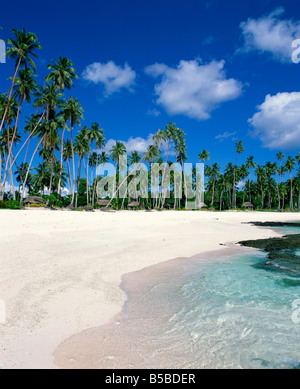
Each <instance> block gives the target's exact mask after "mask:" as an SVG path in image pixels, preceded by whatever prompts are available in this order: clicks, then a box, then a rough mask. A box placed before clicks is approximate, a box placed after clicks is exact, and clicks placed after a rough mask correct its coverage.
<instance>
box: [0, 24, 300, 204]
mask: <svg viewBox="0 0 300 389" xmlns="http://www.w3.org/2000/svg"><path fill="white" fill-rule="evenodd" d="M12 34H13V38H11V39H9V40H8V41H7V47H8V49H7V56H8V58H10V59H12V60H13V61H14V67H12V77H11V78H10V80H11V86H10V88H9V90H8V92H4V93H2V94H0V200H1V208H14V209H16V208H18V207H19V208H20V207H21V205H20V204H23V201H24V197H25V192H26V191H27V192H28V193H29V195H33V196H42V197H43V199H44V200H45V201H44V203H45V204H47V206H50V207H66V206H68V205H69V204H71V205H72V206H73V207H74V209H82V208H81V207H85V206H86V205H91V206H92V207H94V208H96V207H98V206H99V205H98V204H97V200H99V199H98V197H97V196H98V195H97V190H96V188H97V184H98V182H99V180H101V179H102V178H103V177H101V176H97V167H99V166H101V165H104V164H105V163H107V162H108V161H109V159H111V160H112V161H113V162H114V163H115V167H116V179H117V182H119V174H120V172H119V168H120V166H119V162H120V157H121V156H122V155H124V154H126V153H127V150H126V147H125V145H124V144H123V143H122V142H120V141H118V142H116V144H115V145H114V146H113V147H112V148H111V150H109V152H105V151H103V148H104V147H105V145H106V142H105V136H104V130H103V129H102V128H101V126H100V125H99V124H98V123H97V122H92V123H86V122H85V117H84V108H83V107H82V106H81V104H80V102H79V101H78V99H77V98H76V97H73V96H69V92H70V91H71V90H72V88H73V87H74V82H75V80H77V79H78V76H77V73H76V69H75V68H74V66H73V63H72V61H71V60H70V59H68V58H66V57H59V58H58V61H57V62H56V61H52V63H51V64H49V65H48V70H49V73H48V75H47V76H46V78H45V80H44V82H43V85H38V83H37V79H38V78H37V74H36V66H35V63H34V60H35V59H36V58H37V51H38V49H39V48H40V47H41V45H40V43H39V42H38V38H37V37H36V35H35V34H33V33H29V32H26V30H25V29H24V28H23V29H22V30H21V31H19V30H15V29H13V31H12ZM66 91H68V97H66ZM24 107H26V111H27V112H28V111H29V112H30V110H31V114H30V116H28V117H26V120H25V122H26V124H25V125H24V126H23V128H22V126H21V125H20V117H21V115H22V114H23V112H24V111H23V109H24ZM29 145H30V147H29ZM163 145H165V146H166V153H165V158H164V159H163V158H162V146H163ZM96 150H97V152H96ZM99 150H100V151H99ZM171 150H172V153H171ZM244 152H245V148H244V145H243V143H242V141H238V142H237V143H236V144H235V150H232V157H233V160H234V163H232V162H229V163H228V164H227V166H226V167H225V169H224V171H221V168H220V165H219V164H218V163H213V164H212V165H209V164H207V162H208V161H209V159H210V152H209V151H208V150H206V149H204V150H202V151H200V153H199V155H198V158H199V162H202V163H204V164H205V179H206V180H205V182H206V187H205V198H204V202H205V204H207V206H208V207H209V209H210V210H214V209H215V210H220V211H221V210H228V209H247V208H248V207H249V206H250V208H252V207H253V208H254V209H256V210H265V209H269V210H290V211H293V210H299V209H300V169H299V165H300V153H298V155H297V156H295V157H293V156H287V157H286V156H285V155H284V153H283V152H279V153H278V154H277V156H276V159H277V160H276V161H270V162H267V163H266V164H265V165H264V166H262V165H257V164H256V163H255V158H254V156H248V158H247V161H246V163H244V164H241V165H239V164H238V162H239V161H240V159H241V158H240V155H241V154H243V153H244ZM20 156H22V160H20ZM38 157H39V158H38ZM37 160H38V162H37ZM154 162H158V163H160V164H162V163H165V165H164V166H165V167H164V169H163V172H162V174H161V176H160V183H159V188H160V189H159V191H158V195H157V197H156V198H154V199H152V198H151V196H150V193H149V196H148V198H146V199H141V198H138V199H137V201H138V202H139V205H138V206H132V208H133V209H135V208H144V209H164V208H166V209H186V208H187V198H186V197H185V196H184V195H183V197H182V198H181V199H179V198H177V197H179V196H178V194H177V193H176V185H175V177H174V172H171V176H170V184H171V187H170V191H171V197H170V198H166V195H165V191H163V190H162V189H161V188H162V186H163V184H164V183H165V180H166V166H167V164H169V165H170V164H171V163H174V162H177V163H178V164H180V166H181V168H183V166H184V163H185V162H187V147H186V141H185V133H184V131H183V130H182V129H180V128H178V127H177V126H176V124H175V123H173V122H170V123H166V125H165V127H164V129H159V130H157V131H156V133H155V135H154V136H153V142H152V144H151V145H149V147H148V149H147V151H146V153H145V154H144V155H142V154H140V153H139V152H137V151H133V152H132V153H131V154H130V155H129V156H128V163H129V164H133V163H135V164H136V168H135V170H133V171H131V172H129V174H128V176H127V177H125V178H124V180H123V182H122V184H121V185H120V186H119V187H118V188H115V193H114V194H113V196H112V198H111V199H110V198H107V200H109V203H108V204H107V205H106V206H107V207H111V208H113V209H125V208H127V206H128V204H129V203H130V202H131V201H133V200H135V199H127V198H126V199H124V198H122V196H120V189H122V185H123V183H124V182H125V181H127V183H128V184H129V185H130V183H133V182H134V180H135V178H136V177H140V175H141V166H142V165H143V164H146V165H147V166H148V167H150V166H151V164H152V163H154ZM196 162H198V161H196ZM149 171H150V169H149ZM286 175H287V176H288V177H289V179H288V180H287V181H286V182H284V181H283V177H286ZM82 176H85V177H84V178H83V177H82ZM194 176H195V170H194ZM181 178H182V177H181ZM15 181H16V182H17V183H18V185H19V187H18V188H15V185H14V183H15ZM7 184H8V185H7ZM66 187H67V188H68V191H69V195H68V196H63V190H64V188H66ZM148 187H149V188H150V187H151V175H150V173H149V174H148ZM181 189H182V192H183V193H184V192H185V191H184V189H185V184H184V180H182V188H181ZM46 194H47V195H46ZM246 203H250V204H246ZM129 205H130V204H129Z"/></svg>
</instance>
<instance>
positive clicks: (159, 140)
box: [105, 129, 166, 208]
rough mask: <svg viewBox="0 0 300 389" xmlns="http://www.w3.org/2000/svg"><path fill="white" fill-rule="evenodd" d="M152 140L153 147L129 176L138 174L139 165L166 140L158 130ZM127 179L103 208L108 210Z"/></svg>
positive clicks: (162, 132)
mask: <svg viewBox="0 0 300 389" xmlns="http://www.w3.org/2000/svg"><path fill="white" fill-rule="evenodd" d="M152 140H153V142H154V143H153V145H152V146H151V147H150V148H149V147H148V149H147V152H146V153H145V155H144V156H143V158H142V159H141V160H140V162H139V163H138V164H137V166H136V167H135V169H134V170H133V171H132V172H131V174H133V173H134V171H136V173H135V174H137V173H138V170H139V167H140V166H141V164H142V163H143V161H144V160H146V159H147V157H148V155H149V154H150V153H151V152H152V150H154V149H155V147H160V145H161V144H162V143H163V142H164V141H165V140H166V134H165V132H164V131H163V130H161V129H159V130H157V131H156V132H155V134H154V135H153V137H152ZM128 177H129V174H128V175H127V176H126V177H125V178H124V180H123V181H122V182H121V184H120V185H119V186H118V188H117V189H116V190H115V192H114V193H113V195H112V197H111V199H110V201H109V202H108V204H107V205H106V207H105V208H108V207H109V206H110V204H111V202H112V200H113V199H114V197H115V196H116V194H117V193H118V191H119V190H120V188H121V186H122V185H123V184H124V182H125V181H127V179H128Z"/></svg>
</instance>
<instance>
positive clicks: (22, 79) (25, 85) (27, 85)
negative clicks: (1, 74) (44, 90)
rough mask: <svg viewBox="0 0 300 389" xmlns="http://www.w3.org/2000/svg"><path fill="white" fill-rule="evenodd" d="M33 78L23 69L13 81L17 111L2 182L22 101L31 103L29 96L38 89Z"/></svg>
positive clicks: (26, 69)
mask: <svg viewBox="0 0 300 389" xmlns="http://www.w3.org/2000/svg"><path fill="white" fill-rule="evenodd" d="M35 77H36V75H35V74H33V72H32V70H31V69H29V68H25V69H20V71H19V75H18V77H16V79H15V86H14V95H13V97H14V99H15V100H16V102H17V101H18V109H17V114H16V120H15V128H14V133H13V137H12V141H11V143H10V146H9V151H8V156H7V162H6V166H5V170H4V181H5V177H6V171H7V169H8V162H12V161H11V160H10V157H11V152H12V146H13V143H14V139H15V135H16V132H17V127H18V120H19V114H20V108H21V105H22V103H23V102H24V101H26V102H27V104H28V103H30V102H31V95H32V94H33V93H35V92H36V91H37V89H38V87H37V83H36V81H35ZM11 167H12V166H11Z"/></svg>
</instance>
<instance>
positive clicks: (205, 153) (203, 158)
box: [198, 149, 210, 163]
mask: <svg viewBox="0 0 300 389" xmlns="http://www.w3.org/2000/svg"><path fill="white" fill-rule="evenodd" d="M198 158H199V160H200V161H202V163H205V161H208V160H209V158H210V155H209V151H207V150H205V149H204V150H202V151H201V153H200V154H198Z"/></svg>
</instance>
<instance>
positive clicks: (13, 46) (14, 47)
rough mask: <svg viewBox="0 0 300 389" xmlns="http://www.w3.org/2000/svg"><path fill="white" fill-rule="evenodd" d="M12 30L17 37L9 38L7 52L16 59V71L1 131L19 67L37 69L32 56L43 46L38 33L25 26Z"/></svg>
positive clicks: (0, 126) (0, 127)
mask: <svg viewBox="0 0 300 389" xmlns="http://www.w3.org/2000/svg"><path fill="white" fill-rule="evenodd" d="M12 32H13V33H14V35H15V37H14V38H11V39H8V40H7V43H8V44H9V45H10V47H8V49H7V52H6V54H7V56H8V57H10V58H12V59H14V60H15V73H14V76H13V78H12V84H11V88H10V91H9V95H8V100H7V105H6V108H5V110H4V113H3V116H2V120H1V124H0V132H1V130H2V127H3V124H4V120H5V117H6V114H7V110H8V106H9V103H10V99H11V96H12V91H13V88H14V84H15V79H16V76H17V74H18V71H19V68H20V66H25V67H28V65H30V66H31V67H32V68H33V69H34V70H35V69H36V66H35V63H34V62H33V60H32V58H31V57H37V55H36V54H35V53H34V51H35V50H36V49H39V48H41V45H40V44H39V42H38V41H37V37H36V35H35V34H33V33H31V32H26V31H25V28H24V27H23V29H22V30H16V29H14V28H13V29H12Z"/></svg>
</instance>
